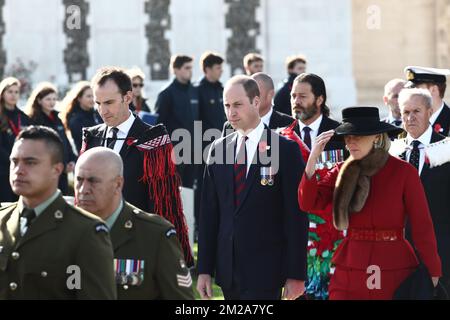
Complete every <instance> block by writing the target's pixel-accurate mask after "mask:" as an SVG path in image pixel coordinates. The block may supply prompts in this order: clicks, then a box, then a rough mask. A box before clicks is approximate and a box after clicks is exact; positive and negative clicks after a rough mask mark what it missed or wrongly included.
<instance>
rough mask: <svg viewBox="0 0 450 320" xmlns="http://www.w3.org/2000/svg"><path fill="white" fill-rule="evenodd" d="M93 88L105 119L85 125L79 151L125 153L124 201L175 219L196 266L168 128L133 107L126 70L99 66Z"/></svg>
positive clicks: (189, 259) (187, 254)
mask: <svg viewBox="0 0 450 320" xmlns="http://www.w3.org/2000/svg"><path fill="white" fill-rule="evenodd" d="M92 89H93V90H94V94H95V101H96V103H97V106H98V111H99V113H100V116H101V117H102V119H103V121H104V123H103V124H100V125H97V126H94V127H91V128H84V129H83V147H82V150H81V152H80V153H83V152H84V151H85V150H87V149H90V148H94V147H98V146H105V147H108V148H110V149H112V150H114V151H115V152H116V153H118V154H120V156H121V158H122V160H123V162H124V178H125V184H124V188H123V196H124V199H125V200H126V201H128V202H130V203H131V204H133V205H134V206H136V207H138V208H140V209H141V210H143V211H146V212H149V213H157V214H159V215H160V216H163V217H164V218H166V219H167V220H168V221H170V222H171V223H172V224H173V225H174V226H175V229H176V232H177V237H178V239H179V241H180V243H181V246H182V248H183V252H184V256H185V260H186V263H187V265H188V266H193V264H194V260H193V256H192V252H191V248H190V245H189V238H188V231H187V224H186V220H185V217H184V214H183V209H182V203H181V196H180V185H181V183H180V178H179V176H178V174H177V172H176V168H175V164H174V162H173V161H172V156H173V146H172V142H171V140H170V137H169V134H168V133H167V130H166V128H165V127H164V125H157V126H150V125H147V124H146V123H144V122H143V121H142V120H140V119H139V117H135V116H134V115H133V114H132V112H131V111H130V110H129V104H130V102H131V101H132V94H131V92H132V89H131V80H130V78H129V76H128V75H127V74H126V73H125V72H124V71H123V70H122V69H120V68H116V67H105V68H102V69H100V70H99V71H98V72H97V74H96V75H95V76H94V78H93V79H92ZM75 201H76V199H75Z"/></svg>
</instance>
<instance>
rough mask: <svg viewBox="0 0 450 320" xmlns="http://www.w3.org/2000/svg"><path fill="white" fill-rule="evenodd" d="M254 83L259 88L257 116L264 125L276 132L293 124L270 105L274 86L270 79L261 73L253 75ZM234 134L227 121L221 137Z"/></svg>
mask: <svg viewBox="0 0 450 320" xmlns="http://www.w3.org/2000/svg"><path fill="white" fill-rule="evenodd" d="M251 78H252V79H253V80H255V81H256V83H257V84H258V87H259V93H260V95H261V96H260V102H259V116H260V118H261V121H262V122H263V123H264V125H266V126H268V127H269V129H272V130H276V129H278V128H283V127H287V126H289V125H291V124H292V122H294V119H293V118H291V117H290V116H288V115H286V114H284V113H281V112H278V111H276V110H275V108H274V107H273V105H272V100H273V95H274V92H275V91H274V84H273V80H272V78H271V77H270V76H269V75H268V74H266V73H263V72H258V73H255V74H253V75H252V76H251ZM232 132H234V129H233V126H232V125H231V124H230V123H229V122H228V121H227V122H225V124H224V126H223V130H222V136H223V137H224V136H226V135H227V134H229V133H232Z"/></svg>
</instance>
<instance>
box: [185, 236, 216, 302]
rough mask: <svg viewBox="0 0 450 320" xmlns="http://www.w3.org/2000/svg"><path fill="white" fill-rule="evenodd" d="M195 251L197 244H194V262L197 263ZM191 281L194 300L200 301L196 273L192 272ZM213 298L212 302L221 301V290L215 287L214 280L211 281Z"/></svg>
mask: <svg viewBox="0 0 450 320" xmlns="http://www.w3.org/2000/svg"><path fill="white" fill-rule="evenodd" d="M197 251H198V249H197V244H196V243H194V257H195V261H197ZM192 280H193V284H192V289H193V290H194V294H195V299H196V300H200V294H199V293H198V291H197V273H196V272H193V274H192ZM213 298H214V300H223V293H222V290H221V289H220V287H219V286H217V285H216V284H215V283H214V279H213Z"/></svg>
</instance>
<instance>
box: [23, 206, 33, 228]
mask: <svg viewBox="0 0 450 320" xmlns="http://www.w3.org/2000/svg"><path fill="white" fill-rule="evenodd" d="M20 216H21V217H22V218H25V219H27V224H26V226H27V227H29V226H30V224H31V223H32V222H33V220H34V219H35V218H36V212H34V209H30V208H25V209H23V211H22V213H21V214H20Z"/></svg>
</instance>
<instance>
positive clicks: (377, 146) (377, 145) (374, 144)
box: [373, 140, 381, 149]
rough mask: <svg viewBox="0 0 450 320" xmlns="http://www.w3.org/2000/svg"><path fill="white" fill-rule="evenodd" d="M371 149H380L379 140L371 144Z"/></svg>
mask: <svg viewBox="0 0 450 320" xmlns="http://www.w3.org/2000/svg"><path fill="white" fill-rule="evenodd" d="M373 147H374V148H375V149H380V148H381V142H380V140H377V141H374V142H373Z"/></svg>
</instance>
